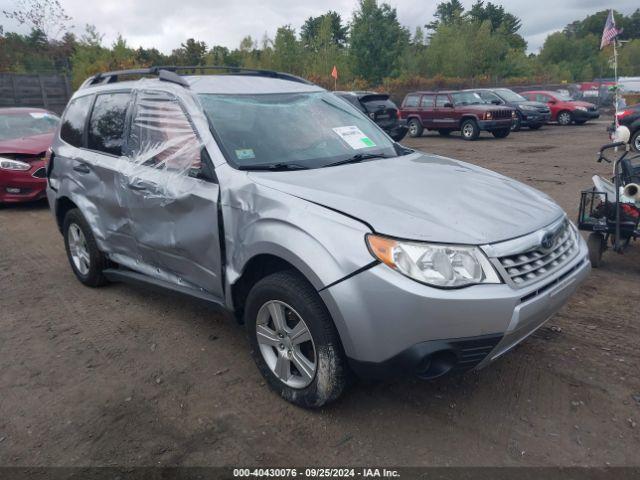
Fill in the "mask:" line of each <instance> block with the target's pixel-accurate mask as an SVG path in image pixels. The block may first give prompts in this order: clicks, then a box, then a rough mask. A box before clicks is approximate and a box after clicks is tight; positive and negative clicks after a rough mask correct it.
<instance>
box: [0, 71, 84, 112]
mask: <svg viewBox="0 0 640 480" xmlns="http://www.w3.org/2000/svg"><path fill="white" fill-rule="evenodd" d="M71 93H72V92H71V84H70V82H69V78H68V77H66V76H64V75H22V74H14V73H0V108H4V107H39V108H46V109H47V110H51V111H52V112H55V113H58V114H60V113H62V111H63V110H64V107H65V106H66V105H67V101H68V100H69V98H70V97H71Z"/></svg>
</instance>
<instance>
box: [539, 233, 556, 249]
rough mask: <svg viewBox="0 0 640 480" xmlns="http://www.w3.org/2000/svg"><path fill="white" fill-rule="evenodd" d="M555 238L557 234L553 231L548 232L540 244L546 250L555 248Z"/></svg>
mask: <svg viewBox="0 0 640 480" xmlns="http://www.w3.org/2000/svg"><path fill="white" fill-rule="evenodd" d="M554 239H555V235H554V234H553V233H551V232H547V233H545V234H544V236H543V237H542V241H541V242H540V246H541V247H542V248H543V249H544V250H551V249H552V248H553V243H554Z"/></svg>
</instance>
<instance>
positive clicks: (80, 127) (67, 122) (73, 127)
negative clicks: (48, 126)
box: [60, 95, 93, 147]
mask: <svg viewBox="0 0 640 480" xmlns="http://www.w3.org/2000/svg"><path fill="white" fill-rule="evenodd" d="M92 100H93V95H87V96H86V97H79V98H76V99H74V100H71V102H70V103H69V107H68V108H67V111H66V112H65V113H64V117H63V118H62V126H61V127H60V138H62V140H64V141H65V142H67V143H68V144H69V145H73V146H74V147H82V137H83V134H84V125H85V122H86V120H87V115H88V113H89V108H91V101H92Z"/></svg>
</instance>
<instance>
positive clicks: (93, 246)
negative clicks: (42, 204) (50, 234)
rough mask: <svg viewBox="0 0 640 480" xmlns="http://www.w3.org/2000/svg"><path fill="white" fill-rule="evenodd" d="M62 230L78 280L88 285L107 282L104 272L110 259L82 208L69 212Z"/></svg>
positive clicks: (100, 284)
mask: <svg viewBox="0 0 640 480" xmlns="http://www.w3.org/2000/svg"><path fill="white" fill-rule="evenodd" d="M62 232H63V234H64V246H65V249H66V251H67V258H68V259H69V263H70V264H71V269H72V270H73V273H75V275H76V277H77V278H78V280H80V282H81V283H83V284H84V285H86V286H88V287H101V286H103V285H105V284H107V283H108V281H107V279H106V278H105V276H104V275H103V274H102V272H103V270H105V269H106V268H107V267H108V266H109V260H108V259H107V257H106V256H105V255H104V253H102V252H101V251H100V250H99V249H98V244H97V243H96V239H95V237H94V236H93V232H92V231H91V228H90V227H89V224H88V223H87V221H86V220H85V218H84V216H83V215H82V213H80V210H78V209H77V208H74V209H71V210H69V211H68V212H67V214H66V215H65V217H64V223H63V226H62Z"/></svg>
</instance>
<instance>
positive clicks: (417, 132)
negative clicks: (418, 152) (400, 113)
mask: <svg viewBox="0 0 640 480" xmlns="http://www.w3.org/2000/svg"><path fill="white" fill-rule="evenodd" d="M407 126H408V127H409V136H410V137H411V138H416V137H421V136H422V133H423V132H424V127H423V126H422V124H421V123H420V122H419V121H418V120H416V119H415V118H412V119H411V120H409V123H408V124H407Z"/></svg>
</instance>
